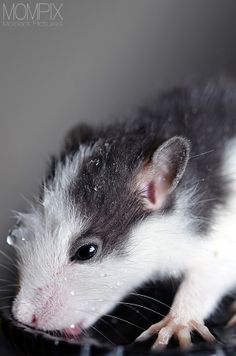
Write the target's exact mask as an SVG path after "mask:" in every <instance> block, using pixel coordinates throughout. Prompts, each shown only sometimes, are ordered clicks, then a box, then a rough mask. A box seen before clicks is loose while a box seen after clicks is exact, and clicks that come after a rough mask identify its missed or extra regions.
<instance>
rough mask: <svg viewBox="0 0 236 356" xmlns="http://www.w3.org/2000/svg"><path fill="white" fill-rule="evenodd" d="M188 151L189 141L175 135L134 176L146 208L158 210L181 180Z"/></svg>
mask: <svg viewBox="0 0 236 356" xmlns="http://www.w3.org/2000/svg"><path fill="white" fill-rule="evenodd" d="M189 152H190V143H189V141H188V140H187V139H186V138H184V137H181V136H175V137H172V138H171V139H169V140H168V141H166V142H164V143H163V144H162V145H161V146H160V147H159V148H158V149H157V150H156V151H155V152H154V154H153V155H152V157H151V160H150V161H149V162H148V164H147V165H146V166H145V167H144V168H143V169H142V170H141V172H140V173H139V174H138V176H137V177H136V186H138V190H139V191H140V193H141V196H142V198H143V199H144V205H145V207H146V208H147V209H148V210H159V209H161V208H162V207H163V206H164V205H165V201H166V198H167V196H168V194H170V193H171V192H172V191H173V190H174V189H175V188H176V186H177V185H178V183H179V181H180V180H181V178H182V176H183V174H184V172H185V169H186V166H187V163H188V160H189Z"/></svg>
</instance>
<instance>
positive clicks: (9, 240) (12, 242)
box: [7, 235, 16, 246]
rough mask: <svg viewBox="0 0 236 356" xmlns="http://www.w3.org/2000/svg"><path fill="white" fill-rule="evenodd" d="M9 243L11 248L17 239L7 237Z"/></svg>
mask: <svg viewBox="0 0 236 356" xmlns="http://www.w3.org/2000/svg"><path fill="white" fill-rule="evenodd" d="M7 243H8V245H10V246H14V245H15V244H16V237H15V236H14V235H8V236H7Z"/></svg>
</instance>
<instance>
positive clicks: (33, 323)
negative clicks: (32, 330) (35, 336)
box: [31, 314, 37, 326]
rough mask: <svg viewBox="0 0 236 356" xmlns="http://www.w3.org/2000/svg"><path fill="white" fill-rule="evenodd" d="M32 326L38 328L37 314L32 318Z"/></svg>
mask: <svg viewBox="0 0 236 356" xmlns="http://www.w3.org/2000/svg"><path fill="white" fill-rule="evenodd" d="M31 324H32V326H36V325H37V318H36V315H35V314H33V316H32V319H31Z"/></svg>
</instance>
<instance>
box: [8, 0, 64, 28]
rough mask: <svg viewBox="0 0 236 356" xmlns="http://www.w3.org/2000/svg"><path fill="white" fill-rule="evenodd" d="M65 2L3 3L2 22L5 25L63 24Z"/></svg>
mask: <svg viewBox="0 0 236 356" xmlns="http://www.w3.org/2000/svg"><path fill="white" fill-rule="evenodd" d="M62 7H63V4H62V3H61V4H59V5H56V4H54V3H46V2H38V3H36V4H34V5H33V4H32V3H23V2H18V3H11V4H9V3H3V6H2V24H3V25H4V26H30V25H37V26H60V25H62V24H63V17H62Z"/></svg>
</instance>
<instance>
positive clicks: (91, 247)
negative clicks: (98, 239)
mask: <svg viewBox="0 0 236 356" xmlns="http://www.w3.org/2000/svg"><path fill="white" fill-rule="evenodd" d="M97 250H98V245H97V244H95V243H91V244H87V245H83V246H81V247H80V248H79V249H78V250H77V251H76V253H75V254H74V256H73V261H85V260H90V258H92V257H93V256H95V255H96V253H97Z"/></svg>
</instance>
